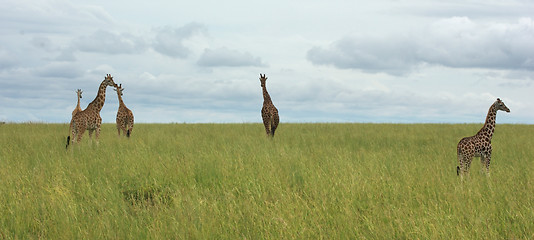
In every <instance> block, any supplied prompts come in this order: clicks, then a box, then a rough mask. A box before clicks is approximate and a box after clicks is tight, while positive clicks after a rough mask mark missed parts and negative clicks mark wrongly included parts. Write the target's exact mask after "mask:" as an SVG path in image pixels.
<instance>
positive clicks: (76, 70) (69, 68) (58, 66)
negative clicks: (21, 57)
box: [34, 62, 83, 78]
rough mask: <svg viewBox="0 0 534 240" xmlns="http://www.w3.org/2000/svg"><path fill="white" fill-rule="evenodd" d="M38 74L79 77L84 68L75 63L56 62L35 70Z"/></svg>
mask: <svg viewBox="0 0 534 240" xmlns="http://www.w3.org/2000/svg"><path fill="white" fill-rule="evenodd" d="M34 73H35V75H36V76H39V77H52V78H77V77H80V76H82V75H83V70H82V69H81V68H80V67H79V66H77V65H76V64H73V63H63V62H54V63H50V64H47V65H45V66H43V67H39V68H36V69H35V70H34Z"/></svg>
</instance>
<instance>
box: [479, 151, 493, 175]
mask: <svg viewBox="0 0 534 240" xmlns="http://www.w3.org/2000/svg"><path fill="white" fill-rule="evenodd" d="M481 158H482V157H481ZM490 162H491V151H490V152H488V153H487V154H486V156H485V157H484V166H485V167H486V174H488V176H489V174H490V170H489V167H490Z"/></svg>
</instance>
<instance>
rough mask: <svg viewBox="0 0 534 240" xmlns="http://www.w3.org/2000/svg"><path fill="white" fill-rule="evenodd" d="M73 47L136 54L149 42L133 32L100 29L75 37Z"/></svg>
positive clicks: (143, 49) (107, 52)
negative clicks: (114, 31)
mask: <svg viewBox="0 0 534 240" xmlns="http://www.w3.org/2000/svg"><path fill="white" fill-rule="evenodd" d="M73 47H74V48H75V49H77V50H79V51H83V52H97V53H106V54H134V53H140V52H143V51H145V50H146V49H147V44H146V43H145V41H144V40H143V39H141V38H139V37H136V36H134V35H131V34H127V33H120V34H118V33H113V32H109V31H105V30H98V31H96V32H94V33H93V34H92V35H90V36H82V37H79V38H77V39H75V40H74V41H73Z"/></svg>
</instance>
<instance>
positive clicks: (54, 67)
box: [0, 0, 534, 124]
mask: <svg viewBox="0 0 534 240" xmlns="http://www.w3.org/2000/svg"><path fill="white" fill-rule="evenodd" d="M86 2H87V1H77V0H40V1H26V0H3V1H2V4H0V12H2V14H1V15H0V84H1V86H0V121H7V122H27V121H38V122H50V123H55V122H58V123H65V122H69V121H70V118H71V112H72V110H73V109H74V107H75V106H76V93H75V91H76V89H78V88H81V89H82V90H83V98H82V101H81V103H82V104H81V105H82V108H85V107H86V106H87V104H88V103H89V102H91V101H92V100H93V99H94V98H95V96H96V92H97V89H98V86H99V84H100V82H101V81H102V80H103V79H104V76H105V75H106V74H107V73H110V74H112V75H113V77H114V80H115V82H116V83H122V86H123V87H124V88H125V90H124V96H123V99H124V101H125V103H126V105H127V106H128V107H129V108H130V109H132V111H133V112H134V115H135V120H136V122H146V123H151V122H163V123H165V122H179V123H181V122H187V123H196V122H222V123H230V122H235V123H242V122H260V121H261V115H260V109H261V106H262V102H263V99H262V91H261V87H260V82H259V79H258V78H259V74H260V73H265V74H266V75H267V77H268V80H267V89H268V91H269V93H270V95H271V98H272V99H273V102H274V104H275V105H276V107H277V108H278V109H279V112H280V119H281V121H282V122H387V123H389V122H393V123H419V122H423V123H464V122H467V123H471V122H474V123H480V122H483V121H484V118H485V115H486V113H487V111H488V108H489V106H490V105H491V104H492V103H493V102H494V101H495V100H496V98H497V97H499V98H501V99H503V100H504V102H505V103H506V105H507V106H508V107H509V108H510V110H511V113H509V114H507V113H504V112H500V113H499V114H498V115H499V116H498V117H497V121H498V122H500V123H527V124H534V84H533V83H534V1H532V0H507V1H500V0H499V1H495V0H480V1H465V0H453V1H441V0H435V1H434V0H410V1H404V0H390V1H388V0H378V1H354V0H331V1H317V0H305V1H301V0H295V1H280V0H271V1H250V0H236V1H215V0H196V1H131V0H130V1H122V0H117V1H109V0H106V1H89V2H91V3H86ZM117 108H118V101H117V95H116V93H115V91H113V90H112V89H111V88H108V89H107V96H106V103H105V105H104V108H103V110H102V112H101V115H102V118H103V120H104V122H114V121H115V115H116V111H117Z"/></svg>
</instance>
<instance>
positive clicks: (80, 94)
mask: <svg viewBox="0 0 534 240" xmlns="http://www.w3.org/2000/svg"><path fill="white" fill-rule="evenodd" d="M82 92H83V91H82V90H81V89H78V90H77V91H76V94H78V98H82Z"/></svg>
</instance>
